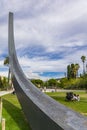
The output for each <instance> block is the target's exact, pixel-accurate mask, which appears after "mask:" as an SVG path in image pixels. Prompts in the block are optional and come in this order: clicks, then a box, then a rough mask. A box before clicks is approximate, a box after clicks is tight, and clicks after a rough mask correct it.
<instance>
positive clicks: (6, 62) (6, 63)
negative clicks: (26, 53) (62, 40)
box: [4, 57, 10, 84]
mask: <svg viewBox="0 0 87 130" xmlns="http://www.w3.org/2000/svg"><path fill="white" fill-rule="evenodd" d="M4 65H6V66H8V67H9V57H6V58H5V60H4ZM9 79H10V68H9V70H8V84H9Z"/></svg>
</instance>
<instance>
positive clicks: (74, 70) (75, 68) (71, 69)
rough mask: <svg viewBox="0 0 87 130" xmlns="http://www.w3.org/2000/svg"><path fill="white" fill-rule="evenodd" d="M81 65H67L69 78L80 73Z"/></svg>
mask: <svg viewBox="0 0 87 130" xmlns="http://www.w3.org/2000/svg"><path fill="white" fill-rule="evenodd" d="M79 68H80V66H79V64H77V63H76V64H73V63H72V64H71V65H68V66H67V78H68V79H71V78H76V77H77V75H78V70H79Z"/></svg>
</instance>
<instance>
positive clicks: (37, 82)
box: [31, 79, 43, 88]
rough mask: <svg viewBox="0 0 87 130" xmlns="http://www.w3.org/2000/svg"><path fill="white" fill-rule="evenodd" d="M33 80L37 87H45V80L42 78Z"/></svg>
mask: <svg viewBox="0 0 87 130" xmlns="http://www.w3.org/2000/svg"><path fill="white" fill-rule="evenodd" d="M31 82H32V83H33V84H34V85H35V86H37V87H39V88H40V87H43V81H42V80H41V79H32V80H31Z"/></svg>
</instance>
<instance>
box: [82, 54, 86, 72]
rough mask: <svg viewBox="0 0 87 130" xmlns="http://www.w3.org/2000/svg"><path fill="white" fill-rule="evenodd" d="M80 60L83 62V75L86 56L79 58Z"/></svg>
mask: <svg viewBox="0 0 87 130" xmlns="http://www.w3.org/2000/svg"><path fill="white" fill-rule="evenodd" d="M81 60H82V62H83V74H85V64H84V63H85V61H86V56H81Z"/></svg>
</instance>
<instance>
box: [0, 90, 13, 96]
mask: <svg viewBox="0 0 87 130" xmlns="http://www.w3.org/2000/svg"><path fill="white" fill-rule="evenodd" d="M12 92H13V90H9V91H0V97H2V96H4V95H6V94H9V93H12Z"/></svg>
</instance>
